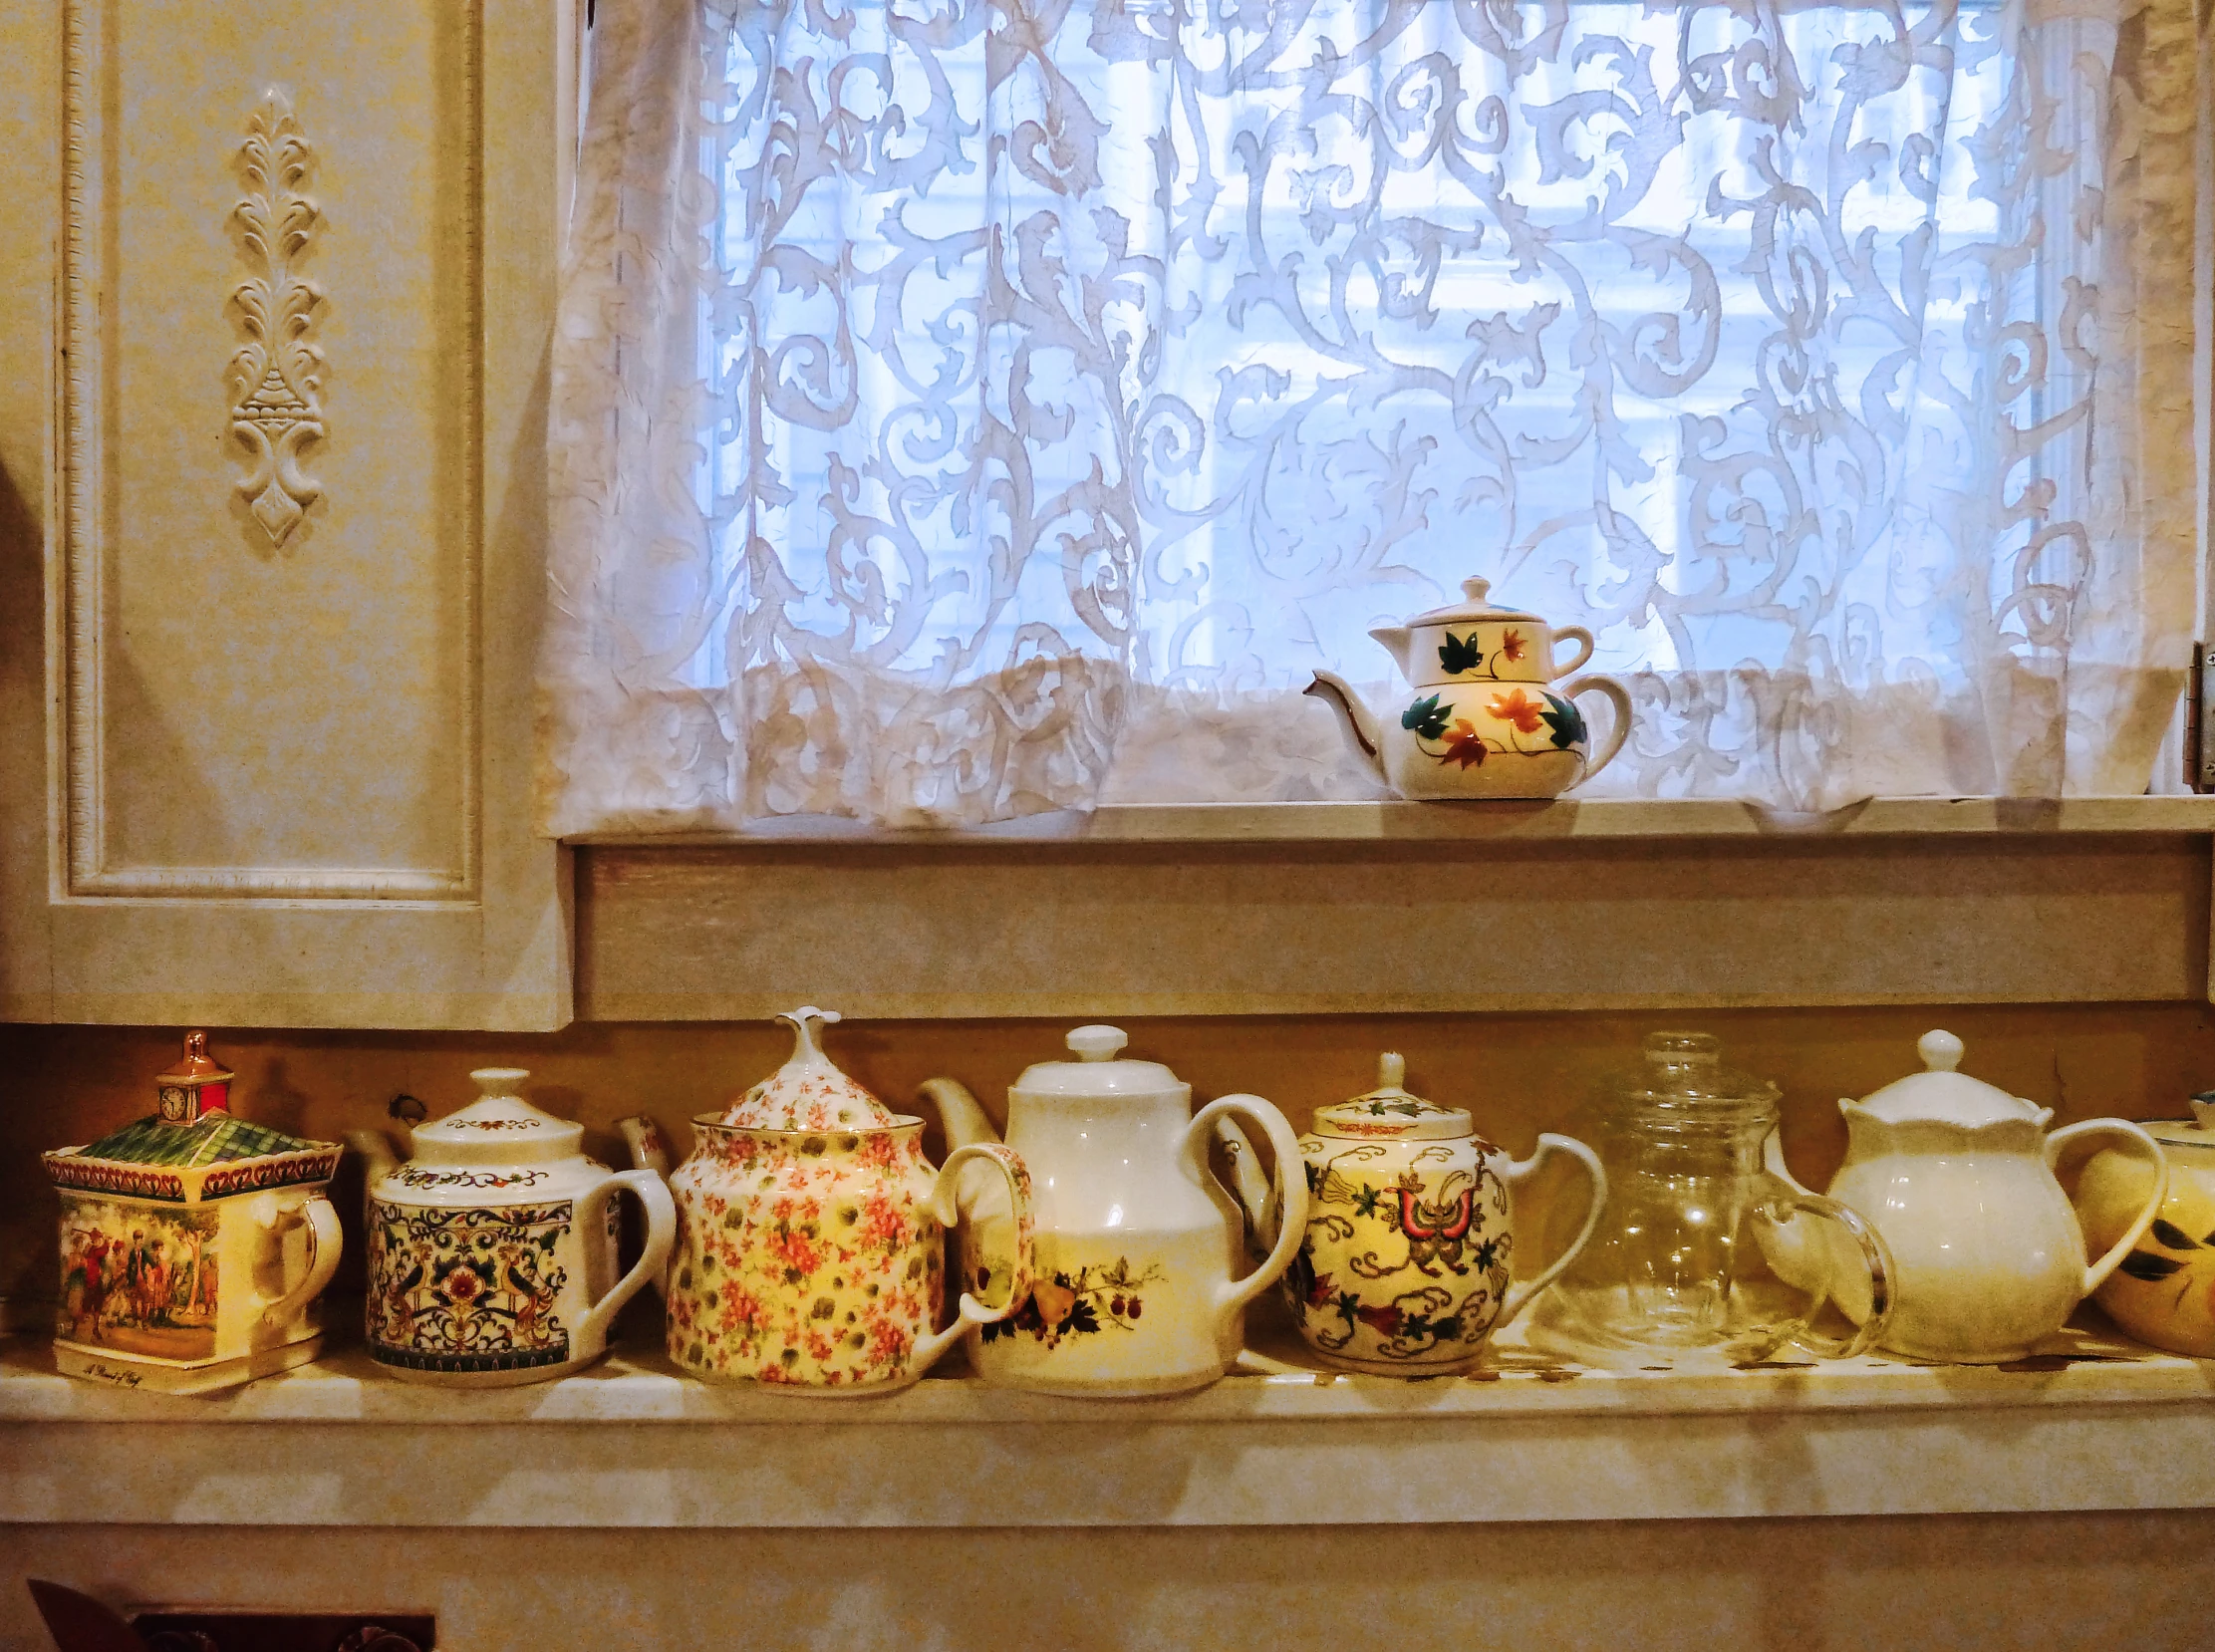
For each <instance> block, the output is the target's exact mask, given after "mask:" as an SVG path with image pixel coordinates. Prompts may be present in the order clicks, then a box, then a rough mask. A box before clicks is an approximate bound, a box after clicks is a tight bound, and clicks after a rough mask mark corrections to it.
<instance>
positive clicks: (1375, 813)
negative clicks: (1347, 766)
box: [564, 796, 2215, 849]
mask: <svg viewBox="0 0 2215 1652" xmlns="http://www.w3.org/2000/svg"><path fill="white" fill-rule="evenodd" d="M2111 833H2126V834H2137V833H2168V834H2175V833H2184V834H2209V835H2215V796H2205V797H2197V796H2167V797H2067V798H2045V797H1875V798H1869V799H1866V800H1865V801H1863V802H1859V803H1854V804H1849V805H1848V806H1847V807H1845V808H1842V809H1833V810H1829V811H1827V812H1823V813H1809V814H1793V813H1787V812H1784V811H1781V810H1775V809H1766V808H1763V807H1761V806H1760V805H1758V804H1753V803H1741V802H1737V801H1734V800H1732V799H1729V798H1600V799H1595V800H1591V801H1583V800H1579V799H1576V798H1563V799H1560V800H1558V801H1554V802H1543V801H1531V802H1497V803H1410V802H1405V801H1401V800H1397V799H1395V800H1393V801H1390V802H1379V803H1190V804H1178V805H1164V806H1158V807H1157V806H1121V807H1111V808H1104V809H1100V810H1097V811H1095V812H1094V813H1092V814H1090V815H1076V814H1053V815H1039V816H1033V817H1031V818H1030V819H1027V820H1016V821H1008V822H1006V823H1004V824H1001V825H997V826H992V827H986V828H981V829H978V830H974V831H961V832H955V831H947V832H893V831H884V830H879V829H876V828H871V827H867V826H864V825H861V824H860V823H855V822H840V821H828V820H822V819H813V820H805V821H793V822H780V823H776V824H773V825H764V826H762V827H760V828H758V829H754V830H748V831H744V832H678V833H662V834H648V833H637V832H587V833H583V834H580V835H578V836H576V837H573V838H569V839H566V840H564V841H566V842H568V843H570V844H573V845H575V846H578V847H582V848H604V849H613V848H623V849H653V848H702V847H714V846H739V845H746V846H762V845H771V844H809V843H849V844H864V843H867V844H890V845H901V846H909V847H913V846H922V845H930V844H944V845H947V846H949V847H953V846H972V845H989V844H995V843H1010V844H1022V843H1117V844H1123V843H1375V842H1394V841H1454V840H1464V839H1467V840H1486V839H1498V838H1513V839H1525V840H1532V841H1586V842H1588V841H1595V840H1607V839H1618V838H1753V837H1815V838H1820V837H1862V838H1868V837H1926V836H1957V835H1963V834H1968V835H1977V836H1993V835H2000V836H2013V835H2024V836H2049V835H2054V834H2079V835H2081V834H2111Z"/></svg>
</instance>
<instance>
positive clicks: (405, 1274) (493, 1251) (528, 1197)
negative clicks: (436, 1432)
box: [348, 1067, 677, 1388]
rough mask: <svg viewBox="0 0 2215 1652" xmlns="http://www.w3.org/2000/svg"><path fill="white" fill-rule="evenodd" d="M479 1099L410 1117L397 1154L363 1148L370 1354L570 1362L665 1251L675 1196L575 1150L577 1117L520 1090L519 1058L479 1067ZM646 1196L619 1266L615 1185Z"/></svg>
mask: <svg viewBox="0 0 2215 1652" xmlns="http://www.w3.org/2000/svg"><path fill="white" fill-rule="evenodd" d="M469 1077H470V1078H471V1079H472V1080H473V1081H474V1082H475V1084H476V1086H477V1089H478V1092H479V1093H478V1096H477V1099H476V1100H475V1101H473V1102H471V1103H469V1105H468V1106H466V1107H463V1108H461V1109H460V1110H459V1111H457V1112H453V1113H449V1114H447V1115H446V1116H445V1117H444V1118H442V1119H436V1120H433V1121H432V1122H431V1123H429V1124H422V1125H417V1126H416V1127H415V1131H414V1132H413V1134H412V1135H411V1137H410V1149H409V1151H410V1153H411V1154H412V1155H413V1156H412V1157H411V1158H410V1159H409V1160H408V1162H407V1163H405V1164H402V1163H399V1162H398V1161H397V1160H396V1158H395V1156H394V1154H393V1151H392V1148H391V1147H390V1146H389V1145H388V1144H387V1143H386V1141H385V1138H384V1137H383V1136H382V1135H379V1134H377V1133H376V1132H372V1131H363V1132H359V1133H356V1134H354V1135H351V1136H349V1137H348V1141H349V1142H350V1143H351V1144H352V1145H353V1146H354V1147H355V1148H357V1149H358V1150H359V1151H360V1152H361V1153H362V1154H363V1155H364V1156H365V1157H366V1158H367V1159H368V1160H369V1169H368V1176H367V1183H368V1210H367V1213H366V1220H367V1224H368V1228H369V1294H368V1297H367V1299H366V1301H365V1303H364V1308H365V1315H364V1317H365V1321H366V1326H367V1331H368V1341H369V1353H370V1357H371V1358H372V1359H374V1360H376V1361H377V1363H378V1364H380V1365H382V1366H384V1367H385V1369H386V1370H388V1371H389V1372H391V1373H392V1374H393V1375H394V1376H396V1377H401V1378H404V1379H405V1380H407V1381H410V1382H419V1383H432V1384H436V1385H439V1386H443V1387H449V1388H502V1387H508V1386H511V1385H514V1384H517V1383H527V1382H544V1381H547V1380H549V1379H551V1378H554V1377H562V1376H567V1375H569V1374H570V1373H572V1372H574V1371H579V1370H582V1369H583V1368H584V1367H585V1366H587V1365H590V1364H591V1363H592V1362H593V1361H594V1360H596V1359H598V1358H599V1357H600V1356H601V1355H602V1354H603V1353H605V1352H606V1351H607V1346H608V1331H609V1327H610V1326H611V1325H612V1324H613V1323H614V1322H615V1316H616V1314H617V1313H618V1312H620V1311H621V1310H622V1307H623V1304H624V1303H626V1302H628V1301H629V1300H630V1299H631V1298H632V1297H633V1296H634V1295H636V1294H637V1293H638V1291H639V1290H640V1288H641V1287H642V1286H644V1285H645V1284H646V1282H647V1281H648V1280H649V1279H651V1278H653V1277H655V1276H656V1275H657V1274H659V1273H660V1272H661V1271H662V1269H663V1268H664V1267H665V1266H666V1265H667V1264H668V1262H669V1254H670V1245H671V1243H672V1242H673V1241H674V1239H676V1235H677V1212H676V1208H675V1207H674V1206H673V1205H672V1204H671V1203H670V1195H669V1190H668V1189H667V1188H665V1187H664V1186H663V1185H662V1181H661V1178H660V1177H658V1176H655V1175H654V1174H653V1173H652V1172H650V1171H642V1170H626V1171H611V1170H610V1169H609V1168H608V1167H607V1166H606V1165H603V1164H601V1163H599V1162H598V1161H597V1160H594V1159H590V1158H588V1157H586V1156H585V1154H584V1152H583V1151H582V1149H581V1147H580V1144H581V1142H582V1140H583V1138H584V1127H583V1126H582V1125H579V1124H575V1123H572V1122H571V1121H570V1120H568V1119H558V1118H555V1117H554V1116H553V1115H552V1114H551V1113H546V1112H542V1111H541V1110H540V1109H538V1108H536V1107H534V1106H532V1105H531V1104H530V1103H529V1102H528V1101H526V1100H524V1099H523V1096H522V1094H521V1091H522V1087H523V1081H524V1080H525V1079H527V1078H529V1077H530V1074H529V1073H528V1072H526V1071H525V1070H524V1069H522V1068H520V1067H480V1068H478V1069H477V1070H476V1071H475V1072H473V1073H471V1074H470V1075H469ZM625 1193H628V1194H629V1195H631V1196H632V1197H633V1198H634V1199H636V1200H638V1202H639V1203H640V1205H641V1206H642V1207H644V1209H645V1212H646V1248H645V1252H644V1253H643V1254H642V1255H641V1256H640V1257H639V1259H638V1261H637V1262H636V1263H635V1264H634V1265H633V1266H632V1267H631V1269H630V1270H629V1271H628V1272H626V1273H624V1274H623V1276H622V1277H621V1278H618V1277H617V1276H616V1259H617V1258H616V1239H617V1234H618V1221H617V1206H616V1196H617V1195H619V1194H625Z"/></svg>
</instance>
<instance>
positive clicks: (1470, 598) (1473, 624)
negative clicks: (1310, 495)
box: [1306, 579, 1630, 798]
mask: <svg viewBox="0 0 2215 1652" xmlns="http://www.w3.org/2000/svg"><path fill="white" fill-rule="evenodd" d="M1491 589H1492V588H1491V586H1490V584H1489V583H1488V582H1487V581H1485V580H1482V579H1470V580H1464V581H1463V582H1462V591H1463V593H1464V600H1463V601H1461V602H1458V603H1451V604H1449V605H1447V606H1446V607H1444V608H1435V609H1432V610H1431V611H1430V612H1429V613H1427V614H1418V615H1417V616H1416V617H1415V618H1414V619H1412V620H1410V621H1408V622H1407V623H1406V624H1405V625H1396V626H1378V627H1377V628H1376V629H1374V630H1373V631H1371V632H1370V633H1369V635H1370V636H1371V637H1374V638H1375V639H1376V640H1377V641H1378V642H1379V643H1381V644H1383V645H1384V647H1385V648H1386V649H1387V650H1388V651H1390V653H1391V655H1392V658H1393V660H1394V661H1395V662H1397V663H1398V665H1399V668H1400V671H1401V674H1402V675H1403V676H1404V677H1405V678H1406V679H1407V681H1408V682H1409V683H1410V684H1411V685H1412V686H1413V689H1414V691H1413V693H1412V694H1411V695H1410V696H1409V698H1408V699H1407V700H1406V701H1404V702H1396V704H1395V707H1394V709H1393V711H1392V712H1391V714H1389V715H1388V716H1386V717H1383V718H1379V717H1378V716H1377V715H1376V714H1375V713H1374V712H1372V711H1371V710H1370V709H1369V707H1368V706H1367V705H1365V704H1364V703H1363V702H1362V700H1361V698H1360V696H1359V695H1358V694H1356V693H1355V692H1354V690H1353V688H1352V687H1351V686H1350V685H1348V684H1347V682H1346V680H1345V679H1344V678H1342V677H1339V676H1337V675H1336V674H1335V673H1332V672H1323V671H1319V672H1317V673H1316V674H1315V680H1314V682H1312V683H1311V684H1309V685H1308V687H1307V690H1306V691H1307V692H1308V693H1310V694H1313V695H1314V696H1315V697H1316V698H1318V699H1321V700H1322V701H1324V702H1325V703H1326V704H1328V705H1329V706H1330V707H1331V709H1332V710H1333V711H1335V712H1336V713H1337V715H1338V721H1339V725H1340V727H1341V728H1342V729H1343V730H1344V732H1345V736H1346V741H1347V743H1348V744H1349V745H1351V746H1352V747H1353V748H1354V750H1355V751H1356V752H1358V753H1359V754H1360V755H1361V757H1362V759H1363V760H1364V761H1366V762H1367V763H1368V764H1369V766H1370V767H1371V768H1372V769H1374V770H1375V771H1376V772H1377V774H1378V776H1379V777H1380V778H1382V779H1383V780H1384V781H1385V783H1386V784H1388V785H1390V786H1392V787H1393V788H1395V789H1396V790H1397V791H1398V792H1399V793H1400V795H1401V796H1403V797H1411V798H1472V797H1525V798H1527V797H1558V796H1559V795H1560V794H1561V793H1562V792H1565V791H1567V790H1568V789H1569V788H1570V787H1571V786H1574V785H1576V784H1578V783H1579V782H1581V781H1584V780H1588V779H1590V778H1591V777H1592V776H1593V775H1595V774H1597V773H1598V772H1599V771H1600V770H1601V769H1603V768H1605V767H1606V766H1607V765H1608V763H1610V762H1611V761H1613V759H1614V757H1615V754H1616V753H1617V752H1618V751H1620V750H1622V748H1623V741H1624V740H1625V739H1626V738H1627V737H1628V736H1629V733H1630V695H1629V693H1628V692H1626V691H1625V689H1624V688H1623V686H1622V685H1621V684H1620V683H1618V682H1616V681H1615V680H1614V679H1613V678H1611V677H1601V676H1597V675H1586V676H1583V677H1579V678H1575V679H1572V680H1571V681H1569V682H1567V683H1564V684H1563V685H1561V687H1560V688H1558V689H1556V688H1552V687H1551V684H1552V683H1553V681H1554V679H1556V678H1558V677H1562V676H1564V675H1565V674H1567V673H1569V672H1573V671H1575V670H1576V669H1577V668H1578V667H1579V666H1581V665H1583V664H1584V662H1585V661H1587V660H1589V659H1591V657H1592V634H1591V633H1590V632H1588V631H1586V630H1585V629H1584V628H1583V627H1582V626H1551V625H1548V624H1547V623H1546V622H1545V621H1544V620H1541V619H1539V618H1538V617H1537V616H1536V615H1534V614H1524V613H1522V612H1519V611H1517V610H1513V609H1504V608H1495V607H1493V606H1491V604H1490V603H1489V602H1488V601H1487V595H1488V593H1489V592H1490V591H1491ZM1563 641H1569V642H1574V643H1576V644H1577V645H1579V649H1578V652H1577V653H1576V655H1575V656H1574V657H1573V658H1571V659H1569V660H1566V661H1562V660H1557V659H1556V658H1555V657H1554V650H1555V646H1556V644H1557V643H1559V642H1563ZM1585 693H1597V694H1600V695H1602V696H1603V697H1604V698H1606V700H1607V701H1608V702H1609V704H1611V705H1612V706H1613V707H1614V711H1615V715H1614V722H1613V724H1612V726H1611V727H1610V729H1609V732H1608V736H1607V743H1606V746H1605V747H1604V749H1602V750H1601V752H1600V754H1599V756H1598V757H1597V758H1596V759H1595V758H1593V757H1592V756H1591V736H1590V733H1589V731H1588V730H1587V728H1586V726H1585V722H1584V713H1583V712H1582V711H1581V710H1579V709H1578V708H1577V705H1576V699H1577V696H1578V695H1579V694H1585Z"/></svg>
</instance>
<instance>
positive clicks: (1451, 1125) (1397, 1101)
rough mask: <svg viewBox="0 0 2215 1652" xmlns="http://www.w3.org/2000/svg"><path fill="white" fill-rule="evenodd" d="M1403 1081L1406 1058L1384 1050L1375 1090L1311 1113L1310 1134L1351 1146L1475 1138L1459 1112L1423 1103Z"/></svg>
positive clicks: (1466, 1116) (1469, 1121) (1473, 1129)
mask: <svg viewBox="0 0 2215 1652" xmlns="http://www.w3.org/2000/svg"><path fill="white" fill-rule="evenodd" d="M1407 1076H1408V1064H1407V1059H1406V1057H1404V1056H1402V1055H1401V1054H1400V1053H1399V1052H1398V1051H1396V1050H1386V1051H1385V1052H1384V1053H1383V1054H1382V1055H1380V1056H1378V1057H1377V1087H1376V1088H1375V1089H1374V1090H1370V1091H1368V1092H1366V1093H1365V1094H1362V1095H1358V1096H1355V1097H1354V1098H1353V1099H1352V1100H1351V1101H1339V1102H1333V1103H1331V1104H1330V1105H1329V1106H1327V1107H1318V1108H1316V1109H1315V1123H1314V1134H1316V1135H1318V1136H1334V1137H1339V1138H1341V1139H1347V1140H1352V1141H1375V1140H1378V1139H1379V1138H1391V1139H1394V1140H1400V1141H1418V1142H1420V1141H1459V1140H1461V1139H1462V1138H1463V1137H1465V1136H1474V1135H1476V1134H1477V1126H1476V1124H1475V1122H1474V1121H1473V1120H1472V1119H1471V1118H1470V1116H1469V1114H1468V1112H1467V1111H1466V1110H1465V1109H1463V1108H1460V1107H1441V1106H1439V1104H1438V1103H1437V1102H1435V1101H1425V1100H1424V1099H1423V1098H1422V1097H1421V1096H1419V1095H1416V1094H1414V1093H1413V1092H1412V1091H1410V1090H1409V1089H1408V1087H1407Z"/></svg>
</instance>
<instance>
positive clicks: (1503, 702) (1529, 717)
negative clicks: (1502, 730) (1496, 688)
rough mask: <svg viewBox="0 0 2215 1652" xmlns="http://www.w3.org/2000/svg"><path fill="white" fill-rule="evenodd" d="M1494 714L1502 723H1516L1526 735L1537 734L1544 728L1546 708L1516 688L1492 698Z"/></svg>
mask: <svg viewBox="0 0 2215 1652" xmlns="http://www.w3.org/2000/svg"><path fill="white" fill-rule="evenodd" d="M1492 714H1493V715H1494V716H1496V717H1498V718H1499V719H1500V720H1501V721H1502V722H1512V723H1514V724H1515V725H1516V726H1517V727H1518V728H1520V729H1522V730H1523V732H1524V733H1525V734H1535V733H1536V732H1537V731H1538V729H1539V728H1540V727H1541V726H1543V723H1544V718H1545V706H1544V705H1543V704H1541V703H1540V702H1539V701H1537V700H1534V699H1532V698H1531V697H1530V696H1529V695H1528V694H1526V693H1524V692H1523V690H1522V689H1521V688H1515V689H1512V690H1510V691H1509V692H1507V693H1504V694H1494V695H1493V696H1492Z"/></svg>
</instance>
